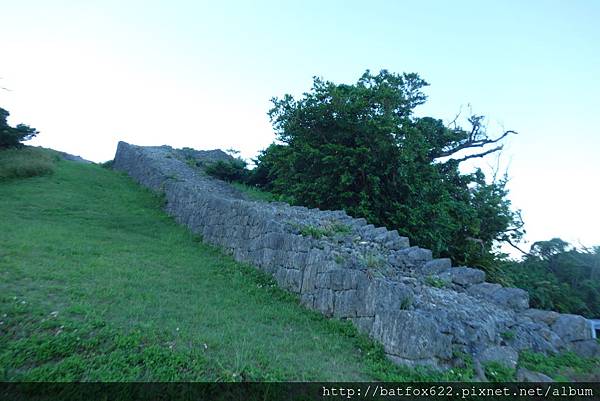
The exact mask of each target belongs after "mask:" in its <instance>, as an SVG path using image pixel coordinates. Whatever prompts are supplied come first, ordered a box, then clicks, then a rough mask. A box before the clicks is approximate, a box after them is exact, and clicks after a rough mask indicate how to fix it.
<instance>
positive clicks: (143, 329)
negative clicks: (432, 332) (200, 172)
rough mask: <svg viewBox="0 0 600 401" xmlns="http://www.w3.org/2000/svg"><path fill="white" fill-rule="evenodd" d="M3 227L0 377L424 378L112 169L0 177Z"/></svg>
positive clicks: (77, 167) (71, 166)
mask: <svg viewBox="0 0 600 401" xmlns="http://www.w3.org/2000/svg"><path fill="white" fill-rule="evenodd" d="M0 222H1V229H0V322H1V323H0V380H51V381H54V380H110V381H113V380H116V381H120V380H124V381H133V380H153V381H154V380H169V381H170V380H228V381H237V380H359V379H370V378H376V377H377V376H380V377H383V376H382V375H393V376H394V377H404V378H412V377H413V375H414V378H419V377H422V376H421V375H420V374H418V373H414V372H412V371H411V372H407V371H404V370H402V369H397V368H395V367H393V366H391V365H390V364H389V363H388V362H387V361H385V360H384V359H383V358H382V355H381V349H380V348H379V347H377V346H376V345H374V344H373V343H372V342H370V341H368V340H366V339H365V338H364V337H361V336H357V334H356V332H355V331H354V329H353V328H351V327H350V326H349V325H348V324H345V323H341V322H335V321H328V320H326V319H324V318H323V317H321V316H320V315H319V314H317V313H315V312H311V311H308V310H306V309H304V308H303V307H301V306H300V305H299V304H298V301H297V299H296V298H294V297H293V296H291V295H289V294H287V293H285V292H283V291H281V290H279V289H278V288H277V287H276V286H275V285H274V283H273V282H272V281H271V280H270V279H269V278H267V277H266V276H265V275H263V274H260V273H259V272H258V271H256V270H255V269H253V268H252V267H250V266H246V265H243V264H239V263H236V262H235V261H234V260H232V259H231V258H230V257H228V256H224V255H223V254H222V253H220V252H219V251H218V250H216V249H215V248H213V247H209V246H206V245H204V244H202V243H201V242H200V241H199V239H198V238H195V237H194V236H192V235H191V234H190V233H189V232H188V231H187V230H186V229H185V228H183V227H180V226H178V225H177V224H176V223H174V221H173V220H172V219H171V218H169V217H168V216H167V215H165V213H164V212H163V211H162V210H161V200H160V199H159V197H157V196H156V195H154V194H152V193H150V192H148V191H146V190H144V189H142V188H140V187H139V186H138V185H137V184H135V183H134V182H133V181H132V180H130V179H129V178H128V177H126V176H124V175H122V174H120V173H117V172H114V171H111V170H107V169H104V168H102V167H100V166H96V165H85V164H77V163H73V162H67V161H60V162H55V166H54V173H53V174H52V175H46V176H39V177H33V178H26V179H18V180H4V181H0ZM423 377H425V376H423Z"/></svg>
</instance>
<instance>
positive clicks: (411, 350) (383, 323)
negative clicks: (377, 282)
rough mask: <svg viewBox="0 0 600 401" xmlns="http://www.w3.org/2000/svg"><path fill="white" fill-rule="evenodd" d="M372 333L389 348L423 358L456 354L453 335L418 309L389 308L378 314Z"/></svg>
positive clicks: (406, 356)
mask: <svg viewBox="0 0 600 401" xmlns="http://www.w3.org/2000/svg"><path fill="white" fill-rule="evenodd" d="M372 335H373V337H374V338H375V339H378V340H380V341H381V342H382V343H383V345H384V349H385V352H386V353H388V354H392V355H394V356H396V357H399V358H403V359H407V360H413V361H419V360H428V359H431V358H440V359H449V358H450V357H451V356H452V347H451V344H452V337H451V336H449V335H447V334H443V333H442V332H441V331H440V328H439V326H438V325H437V323H436V322H435V321H434V320H433V319H432V318H431V317H429V316H427V315H425V314H423V313H419V312H416V311H402V310H401V311H388V312H382V313H380V314H377V315H375V321H374V323H373V330H372Z"/></svg>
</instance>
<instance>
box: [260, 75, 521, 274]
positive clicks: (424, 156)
mask: <svg viewBox="0 0 600 401" xmlns="http://www.w3.org/2000/svg"><path fill="white" fill-rule="evenodd" d="M426 85H427V83H426V82H425V81H424V80H422V79H421V78H420V77H419V76H418V75H417V74H401V75H400V74H393V73H389V72H388V71H385V70H383V71H381V72H380V73H379V74H376V75H373V74H371V73H370V72H369V71H367V72H365V74H363V76H362V77H361V78H360V79H359V80H358V82H357V83H356V84H354V85H346V84H339V85H338V84H334V83H332V82H329V81H325V80H323V79H320V78H314V83H313V87H312V89H311V91H310V92H308V93H305V94H304V96H303V97H302V98H300V99H294V98H293V97H292V96H290V95H285V96H284V97H283V98H274V99H272V102H273V108H272V109H271V110H270V111H269V116H270V118H271V121H272V123H273V127H274V129H275V131H276V134H277V139H278V141H279V143H275V144H272V145H271V146H269V147H268V148H267V149H265V150H264V151H263V152H262V153H261V154H260V155H259V156H258V158H257V160H256V161H255V162H256V164H257V168H256V169H255V170H254V173H253V178H252V179H251V181H253V182H254V183H255V184H257V185H259V186H262V187H264V188H267V189H269V190H271V191H274V192H276V193H279V194H284V195H286V196H290V197H292V198H293V199H295V200H296V202H297V203H299V204H302V205H306V206H310V207H319V208H322V209H345V210H346V211H347V212H348V213H349V214H351V215H353V216H356V217H365V218H366V219H367V220H369V221H370V222H371V223H373V224H376V225H384V226H387V227H388V228H394V229H397V230H398V231H399V232H400V233H402V234H404V235H406V236H408V237H410V238H411V240H412V241H413V243H415V244H418V245H420V246H423V247H428V248H430V249H432V250H433V251H434V253H435V254H436V255H439V256H450V257H452V258H453V259H454V260H455V262H456V263H465V264H470V265H475V266H481V267H488V266H490V264H491V260H493V254H492V251H493V247H494V244H495V242H496V241H513V242H514V241H518V240H519V238H520V237H521V236H522V234H523V231H522V226H523V225H522V222H521V221H520V218H519V215H518V213H517V212H514V211H512V210H511V209H510V202H509V201H508V200H507V199H506V195H507V190H506V179H503V180H496V181H495V182H492V183H486V180H485V176H484V175H483V173H482V172H481V171H480V170H477V171H475V172H474V173H472V174H461V173H460V171H459V168H458V167H459V165H460V163H462V162H463V161H465V160H468V159H472V158H476V157H484V156H486V155H488V154H491V153H494V152H497V151H499V150H501V149H502V145H499V144H498V143H499V142H500V141H501V140H502V139H503V138H505V137H506V136H507V135H509V134H510V133H513V131H506V132H505V133H503V134H502V135H500V136H499V137H498V138H495V139H492V138H490V137H488V135H487V134H486V132H485V129H484V128H485V127H484V125H483V117H482V116H472V117H471V118H469V123H470V125H471V128H470V129H469V130H464V129H462V128H461V127H459V126H456V125H455V126H454V127H452V128H450V127H446V126H445V125H444V124H443V123H442V121H441V120H439V119H435V118H431V117H425V118H416V117H414V116H413V110H414V108H415V107H417V106H418V105H421V104H423V103H424V102H425V100H426V96H425V95H424V94H423V92H422V88H423V87H425V86H426ZM488 145H490V146H492V147H491V148H490V146H488ZM473 150H477V151H476V152H473Z"/></svg>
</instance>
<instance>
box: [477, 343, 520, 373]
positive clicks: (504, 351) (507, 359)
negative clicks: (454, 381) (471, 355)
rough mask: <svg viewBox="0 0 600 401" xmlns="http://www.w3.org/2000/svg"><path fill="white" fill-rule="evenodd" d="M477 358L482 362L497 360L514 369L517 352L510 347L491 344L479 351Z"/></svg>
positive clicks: (517, 356)
mask: <svg viewBox="0 0 600 401" xmlns="http://www.w3.org/2000/svg"><path fill="white" fill-rule="evenodd" d="M477 359H479V360H480V361H481V362H482V363H484V364H485V363H486V362H498V363H500V364H501V365H504V366H506V367H509V368H511V369H514V368H516V366H517V362H518V361H519V353H518V352H517V351H515V349H514V348H512V347H508V346H492V347H489V348H486V349H485V350H484V351H483V352H481V353H480V354H479V355H478V356H477Z"/></svg>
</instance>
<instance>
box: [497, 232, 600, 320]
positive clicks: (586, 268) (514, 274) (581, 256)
mask: <svg viewBox="0 0 600 401" xmlns="http://www.w3.org/2000/svg"><path fill="white" fill-rule="evenodd" d="M502 270H503V274H504V275H505V276H506V277H507V278H508V279H509V280H510V282H511V283H512V284H514V285H516V286H517V287H521V288H523V289H526V290H527V291H528V292H529V296H530V303H531V306H532V307H534V308H541V309H552V310H556V311H559V312H565V313H575V314H580V315H584V316H586V317H590V318H598V317H600V247H594V248H592V249H583V250H578V249H575V248H572V247H571V246H570V245H569V244H568V243H567V242H565V241H563V240H561V239H559V238H553V239H551V240H549V241H539V242H536V243H534V244H533V245H532V247H531V251H530V252H529V254H528V255H527V256H526V257H525V258H524V259H523V261H521V262H518V263H517V262H507V263H506V265H505V266H504V267H503V269H502Z"/></svg>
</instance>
